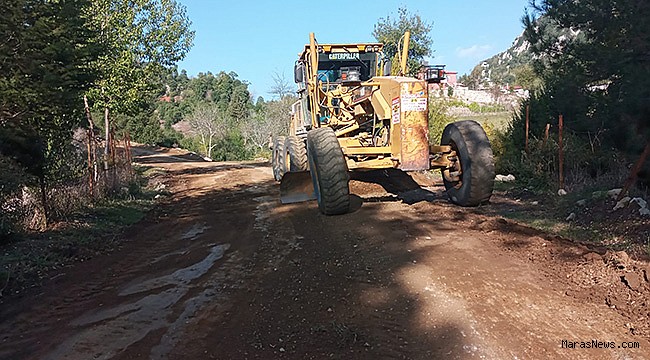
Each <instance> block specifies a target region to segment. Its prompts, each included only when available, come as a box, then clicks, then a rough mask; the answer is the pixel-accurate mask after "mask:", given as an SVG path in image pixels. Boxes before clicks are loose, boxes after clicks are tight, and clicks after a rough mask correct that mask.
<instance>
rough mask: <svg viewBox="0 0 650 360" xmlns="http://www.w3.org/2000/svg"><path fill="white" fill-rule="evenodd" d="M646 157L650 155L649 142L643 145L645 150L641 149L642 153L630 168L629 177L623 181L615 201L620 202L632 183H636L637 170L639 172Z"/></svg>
mask: <svg viewBox="0 0 650 360" xmlns="http://www.w3.org/2000/svg"><path fill="white" fill-rule="evenodd" d="M648 155H650V142H647V143H646V144H645V148H644V149H643V152H642V153H641V156H640V157H639V159H638V160H637V161H636V163H635V164H634V166H633V167H632V172H631V173H630V176H629V177H628V178H627V180H626V181H625V186H623V190H622V191H621V192H620V193H619V194H618V197H617V200H621V199H622V198H623V196H625V194H626V193H627V192H628V190H630V187H632V185H634V183H635V182H636V178H637V175H638V174H639V170H641V167H642V166H643V164H644V163H645V161H646V159H647V158H648Z"/></svg>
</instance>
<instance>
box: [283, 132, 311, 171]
mask: <svg viewBox="0 0 650 360" xmlns="http://www.w3.org/2000/svg"><path fill="white" fill-rule="evenodd" d="M285 150H286V152H287V154H286V159H287V164H286V169H287V171H289V172H297V171H307V170H308V168H309V166H308V165H307V164H308V160H307V147H306V146H305V142H304V141H302V139H300V138H299V137H297V136H287V140H286V142H285Z"/></svg>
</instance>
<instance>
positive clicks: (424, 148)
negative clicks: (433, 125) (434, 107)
mask: <svg viewBox="0 0 650 360" xmlns="http://www.w3.org/2000/svg"><path fill="white" fill-rule="evenodd" d="M400 90H401V91H400V105H401V106H400V110H401V116H400V118H401V119H400V125H401V126H400V139H401V156H400V157H401V159H400V164H399V168H400V169H402V170H406V171H412V170H427V169H429V122H428V118H427V112H428V106H427V105H428V104H427V100H428V99H427V97H428V94H427V89H426V87H425V85H424V83H421V82H408V83H402V84H401V89H400Z"/></svg>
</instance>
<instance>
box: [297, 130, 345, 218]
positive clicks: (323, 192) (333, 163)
mask: <svg viewBox="0 0 650 360" xmlns="http://www.w3.org/2000/svg"><path fill="white" fill-rule="evenodd" d="M307 157H308V159H309V169H310V173H311V179H312V182H313V184H314V192H315V194H316V200H317V201H318V208H319V210H320V212H321V213H323V214H325V215H340V214H345V213H347V212H349V211H350V186H349V182H350V175H349V174H348V166H347V164H346V162H345V157H344V156H343V151H342V150H341V145H340V144H339V141H338V139H337V138H336V134H334V130H332V129H331V128H329V127H326V128H319V129H314V130H312V131H310V132H309V133H307Z"/></svg>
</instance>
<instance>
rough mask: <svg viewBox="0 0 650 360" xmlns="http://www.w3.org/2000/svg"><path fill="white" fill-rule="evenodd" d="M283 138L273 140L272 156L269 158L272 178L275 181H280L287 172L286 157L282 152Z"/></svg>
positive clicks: (283, 151)
mask: <svg viewBox="0 0 650 360" xmlns="http://www.w3.org/2000/svg"><path fill="white" fill-rule="evenodd" d="M285 141H286V140H285V137H284V136H278V137H276V138H275V139H273V155H272V157H271V168H272V169H273V178H274V179H275V181H280V180H282V176H284V173H285V172H287V168H286V155H285V153H286V152H285V150H284V145H285Z"/></svg>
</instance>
